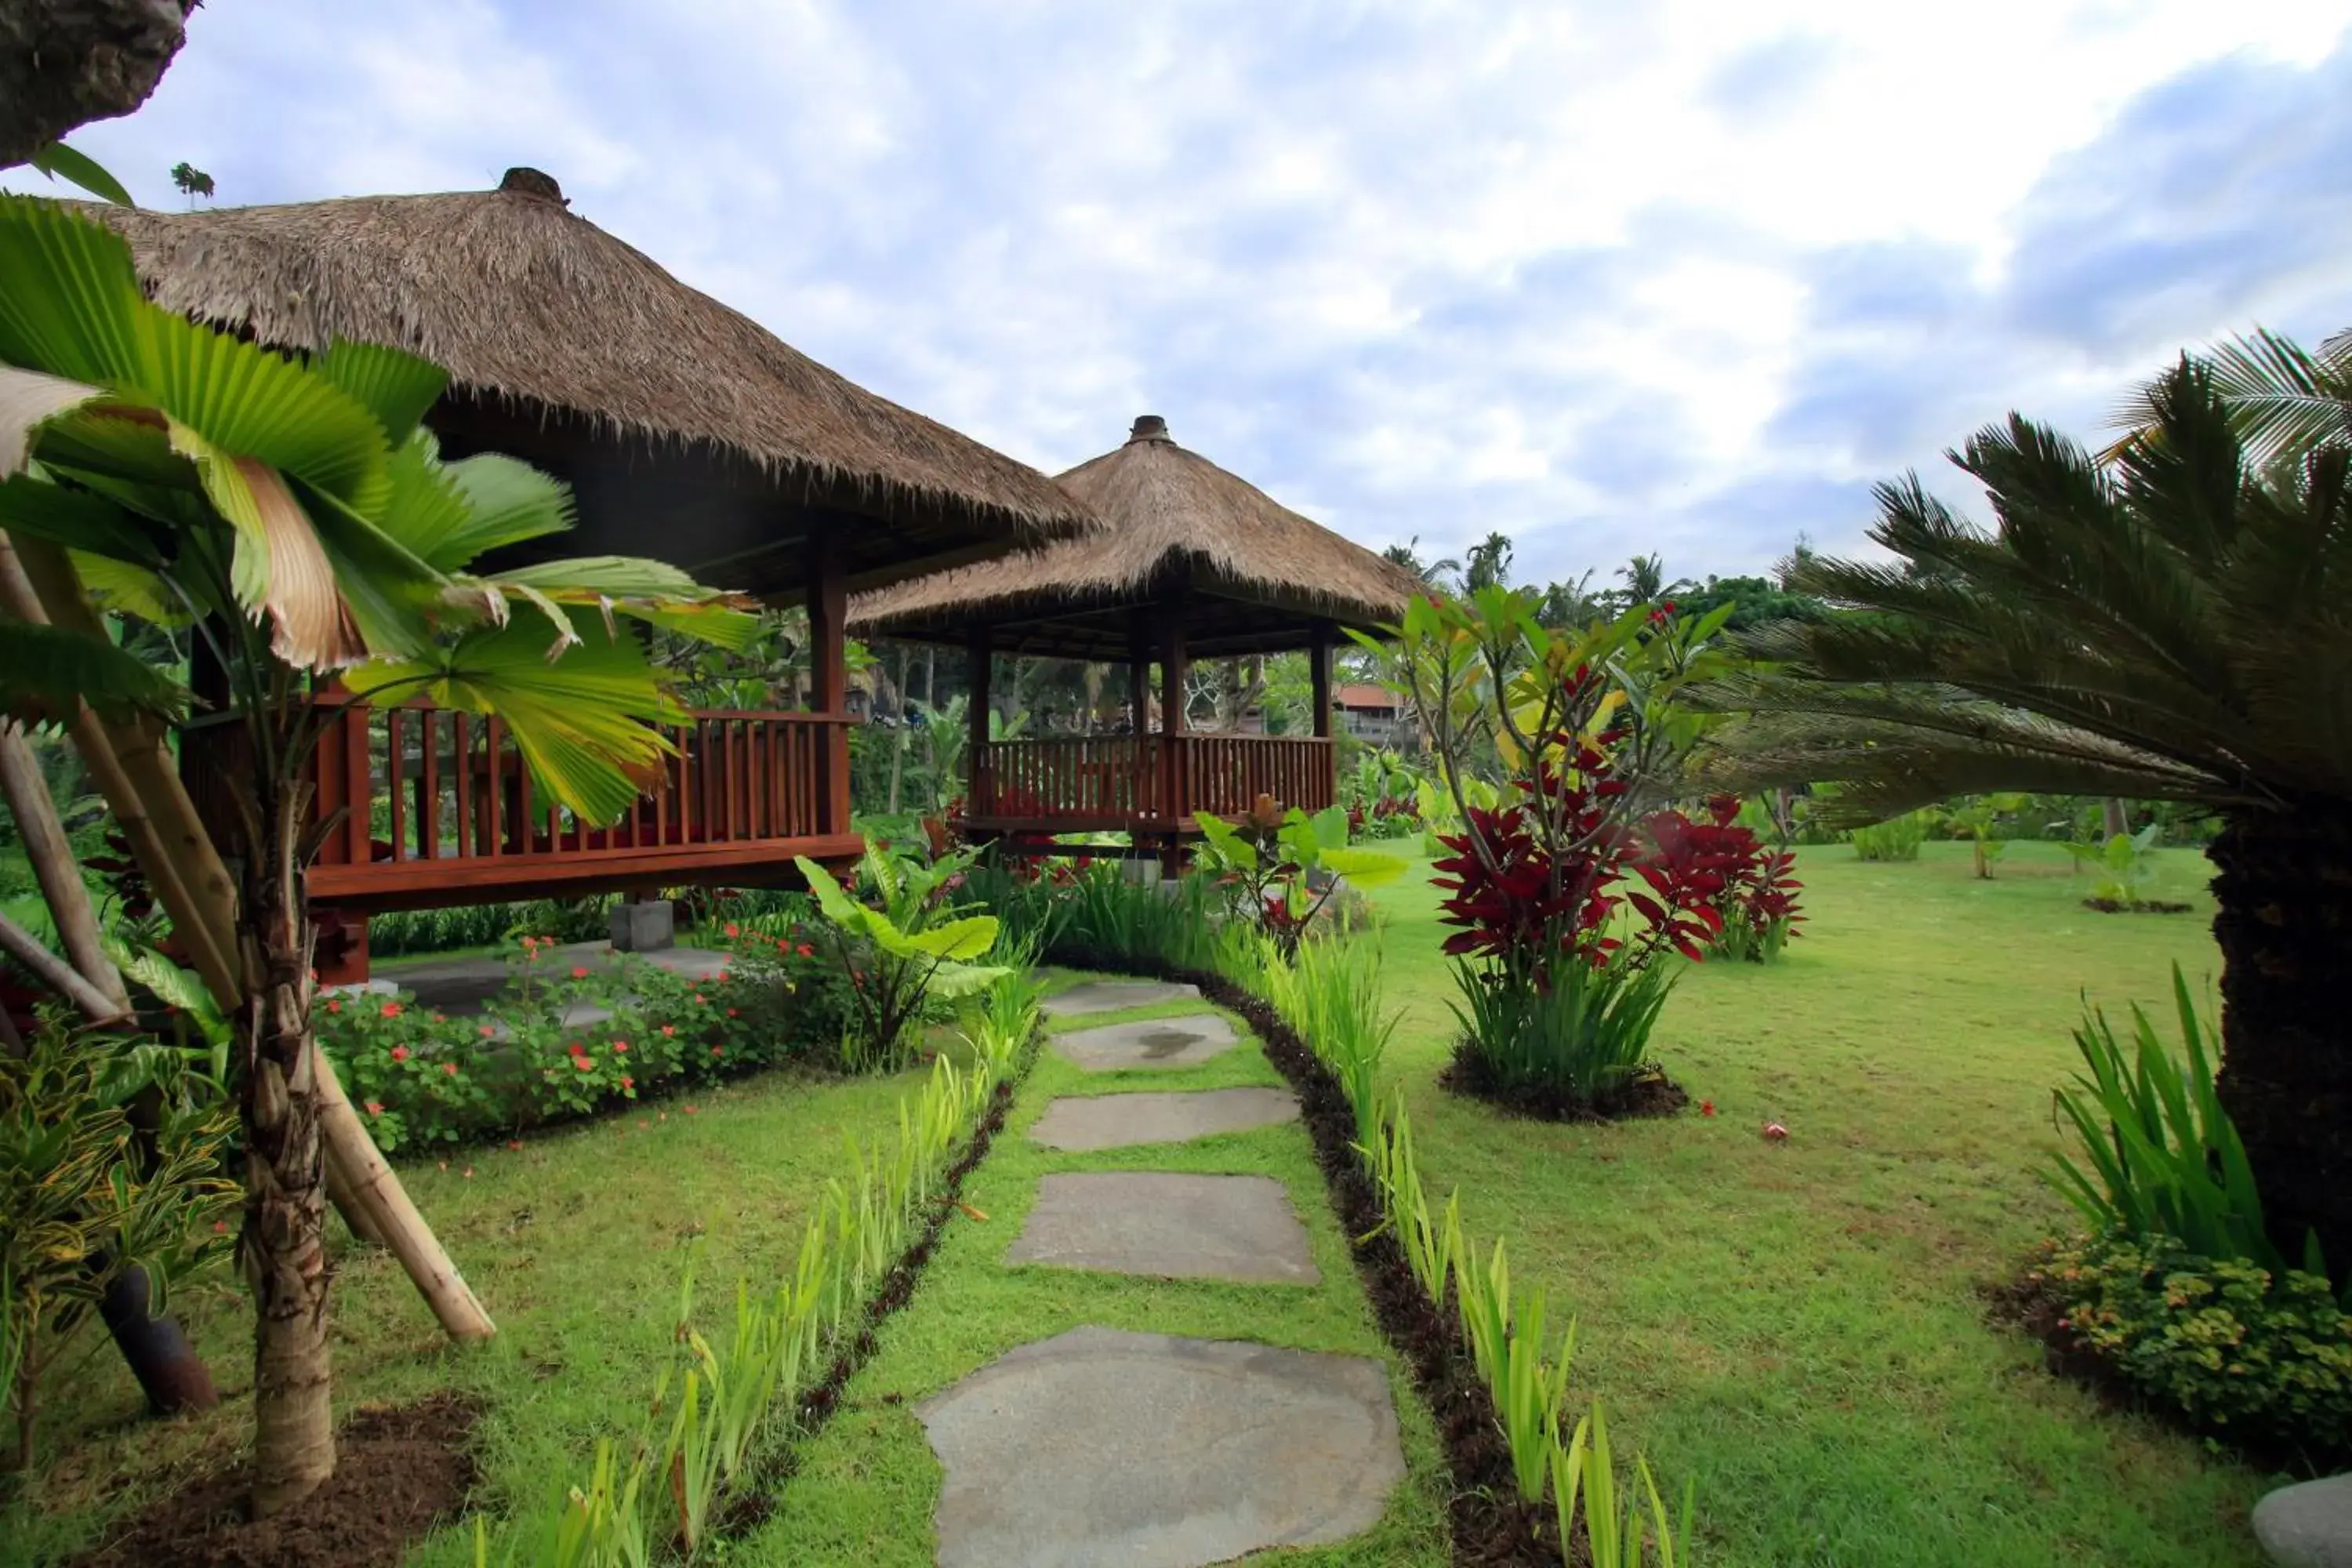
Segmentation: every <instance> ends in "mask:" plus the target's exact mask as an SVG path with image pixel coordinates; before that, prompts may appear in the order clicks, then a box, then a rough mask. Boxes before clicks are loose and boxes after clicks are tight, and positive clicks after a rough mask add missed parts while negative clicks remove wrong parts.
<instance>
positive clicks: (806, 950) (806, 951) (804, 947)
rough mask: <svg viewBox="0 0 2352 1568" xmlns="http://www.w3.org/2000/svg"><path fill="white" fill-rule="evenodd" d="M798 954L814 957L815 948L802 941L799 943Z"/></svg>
mask: <svg viewBox="0 0 2352 1568" xmlns="http://www.w3.org/2000/svg"><path fill="white" fill-rule="evenodd" d="M800 955H801V956H802V957H803V958H814V957H815V956H816V949H814V948H813V947H811V946H810V945H809V944H808V943H806V942H803V943H801V945H800Z"/></svg>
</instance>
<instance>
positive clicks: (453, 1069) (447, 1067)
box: [441, 1062, 457, 1078]
mask: <svg viewBox="0 0 2352 1568" xmlns="http://www.w3.org/2000/svg"><path fill="white" fill-rule="evenodd" d="M441 1070H442V1071H443V1072H445V1073H447V1074H448V1075H449V1076H450V1077H451V1078H456V1077H457V1063H456V1062H443V1063H442V1064H441Z"/></svg>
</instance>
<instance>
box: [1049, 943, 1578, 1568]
mask: <svg viewBox="0 0 2352 1568" xmlns="http://www.w3.org/2000/svg"><path fill="white" fill-rule="evenodd" d="M1053 957H1054V961H1055V962H1056V963H1067V964H1070V965H1071V966H1072V967H1075V968H1084V969H1095V970H1102V971H1108V972H1110V973H1151V974H1153V975H1154V976H1155V977H1156V978H1159V979H1163V980H1177V981H1189V982H1191V983H1192V984H1194V985H1197V986H1199V987H1200V988H1201V994H1202V995H1203V996H1205V997H1207V998H1208V999H1209V1000H1210V1001H1212V1002H1213V1003H1215V1004H1216V1005H1218V1006H1221V1007H1226V1008H1230V1009H1231V1010H1233V1011H1234V1012H1235V1013H1238V1014H1240V1015H1241V1016H1242V1017H1243V1018H1244V1019H1246V1020H1247V1021H1248V1023H1249V1026H1250V1028H1251V1030H1252V1031H1253V1032H1254V1033H1255V1035H1256V1036H1257V1037H1258V1039H1259V1040H1260V1041H1261V1042H1263V1043H1264V1045H1265V1054H1266V1058H1267V1059H1268V1060H1270V1061H1272V1062H1273V1063H1274V1066H1275V1069H1276V1071H1278V1072H1280V1073H1281V1074H1282V1076H1283V1077H1284V1078H1285V1079H1288V1080H1289V1082H1290V1086H1291V1088H1292V1089H1293V1090H1294V1091H1296V1093H1297V1096H1298V1109H1299V1115H1300V1118H1301V1120H1303V1121H1305V1122H1306V1125H1307V1132H1308V1134H1309V1136H1310V1137H1311V1138H1312V1139H1313V1141H1314V1145H1315V1163H1316V1164H1317V1165H1318V1166H1319V1167H1320V1168H1321V1169H1322V1172H1323V1183H1324V1186H1325V1188H1326V1190H1327V1191H1328V1194H1329V1195H1330V1199H1331V1206H1332V1208H1333V1210H1334V1211H1335V1212H1336V1213H1337V1214H1338V1215H1339V1223H1340V1225H1341V1226H1343V1227H1344V1228H1345V1229H1346V1231H1347V1233H1348V1234H1349V1236H1350V1237H1369V1238H1370V1239H1368V1240H1363V1241H1359V1242H1357V1243H1356V1244H1355V1245H1354V1246H1353V1247H1350V1248H1349V1251H1350V1253H1351V1254H1352V1255H1353V1257H1354V1259H1355V1264H1356V1272H1357V1274H1358V1276H1359V1277H1360V1279H1362V1280H1363V1285H1364V1294H1365V1296H1366V1297H1367V1298H1368V1299H1369V1300H1370V1302H1371V1306H1372V1313H1373V1316H1374V1317H1375V1318H1376V1319H1377V1320H1378V1321H1379V1322H1380V1326H1381V1332H1382V1333H1384V1334H1386V1335H1387V1336H1388V1340H1389V1343H1390V1344H1391V1345H1392V1346H1393V1347H1394V1348H1395V1350H1396V1352H1397V1353H1398V1355H1400V1356H1401V1357H1402V1358H1403V1361H1404V1363H1405V1365H1406V1366H1407V1367H1408V1368H1410V1369H1411V1371H1412V1381H1413V1387H1414V1389H1415V1390H1416V1391H1417V1392H1418V1393H1419V1394H1420V1395H1421V1398H1422V1403H1423V1405H1426V1406H1428V1409H1429V1413H1430V1416H1431V1419H1432V1420H1433V1423H1434V1424H1435V1426H1436V1428H1437V1437H1438V1442H1439V1443H1440V1445H1442V1447H1444V1452H1445V1461H1446V1468H1447V1469H1448V1470H1449V1471H1450V1472H1451V1474H1452V1477H1453V1483H1454V1495H1453V1498H1452V1500H1451V1502H1450V1503H1449V1505H1448V1514H1449V1519H1448V1523H1449V1526H1450V1528H1451V1531H1452V1535H1453V1542H1454V1563H1457V1564H1463V1565H1465V1568H1559V1563H1560V1562H1561V1558H1560V1551H1559V1521H1557V1519H1556V1518H1555V1517H1554V1516H1553V1512H1552V1510H1551V1509H1550V1508H1549V1506H1546V1507H1543V1508H1540V1509H1537V1508H1529V1507H1528V1506H1526V1505H1525V1504H1523V1503H1521V1502H1520V1501H1519V1500H1518V1483H1517V1480H1516V1479H1514V1477H1513V1474H1512V1470H1511V1451H1510V1447H1509V1445H1508V1443H1507V1441H1506V1439H1505V1438H1504V1436H1503V1426H1502V1420H1501V1417H1500V1415H1498V1414H1497V1413H1496V1408H1495V1401H1494V1397H1493V1396H1492V1395H1491V1394H1489V1393H1488V1392H1487V1390H1486V1380H1485V1379H1484V1378H1482V1377H1480V1376H1479V1375H1478V1369H1477V1366H1476V1365H1475V1363H1473V1362H1472V1360H1471V1357H1470V1346H1469V1343H1468V1342H1467V1341H1466V1340H1465V1338H1464V1337H1463V1335H1462V1332H1461V1328H1460V1319H1459V1318H1458V1317H1457V1316H1456V1315H1455V1313H1454V1310H1453V1307H1452V1305H1451V1303H1450V1302H1439V1301H1432V1300H1430V1299H1429V1296H1428V1293H1427V1292H1426V1291H1424V1290H1423V1289H1422V1288H1421V1281H1420V1280H1418V1279H1415V1278H1414V1277H1413V1272H1412V1265H1410V1264H1409V1263H1407V1262H1406V1261H1405V1256H1404V1249H1403V1248H1402V1247H1400V1246H1398V1245H1397V1240H1396V1237H1394V1236H1393V1235H1391V1233H1390V1232H1389V1231H1388V1230H1387V1228H1386V1225H1387V1216H1386V1215H1384V1214H1383V1213H1382V1212H1381V1200H1380V1194H1379V1192H1378V1190H1377V1189H1376V1188H1375V1187H1374V1186H1373V1184H1372V1182H1371V1179H1370V1177H1369V1176H1368V1175H1366V1174H1365V1173H1364V1169H1363V1166H1362V1165H1361V1164H1360V1163H1359V1162H1358V1160H1357V1157H1356V1152H1355V1138H1356V1117H1355V1112H1354V1111H1353V1110H1351V1109H1350V1108H1349V1104H1348V1096H1347V1092H1346V1091H1345V1090H1344V1089H1341V1088H1340V1087H1339V1080H1338V1079H1335V1078H1333V1077H1332V1076H1331V1074H1330V1071H1329V1069H1328V1068H1325V1067H1324V1065H1323V1063H1322V1061H1321V1059H1320V1058H1318V1057H1317V1056H1316V1055H1315V1053H1314V1051H1313V1050H1311V1049H1310V1048H1308V1047H1307V1043H1306V1042H1305V1041H1303V1040H1301V1039H1300V1038H1299V1037H1298V1036H1297V1034H1296V1033H1295V1032H1294V1031H1293V1030H1292V1029H1291V1027H1290V1026H1288V1025H1287V1024H1285V1023H1284V1022H1283V1021H1282V1020H1281V1019H1280V1018H1279V1017H1277V1016H1276V1015H1275V1011H1274V1009H1273V1007H1272V1006H1270V1005H1267V1004H1266V1003H1265V1002H1263V1001H1261V1000H1259V999H1258V998H1257V997H1255V996H1253V995H1251V994H1249V993H1248V992H1246V991H1244V990H1243V989H1242V988H1241V987H1240V986H1239V985H1236V984H1234V983H1233V982H1232V981H1230V980H1227V979H1225V978H1224V977H1223V975H1219V974H1211V973H1204V972H1201V971H1196V970H1183V969H1178V968H1175V967H1173V966H1171V965H1159V966H1153V965H1150V964H1144V963H1139V962H1138V961H1136V960H1132V959H1118V958H1110V957H1104V956H1098V955H1087V954H1073V953H1068V952H1056V953H1055V954H1054V955H1053ZM1376 1233H1377V1234H1376ZM1572 1561H1573V1562H1575V1563H1587V1562H1588V1561H1589V1559H1588V1558H1587V1557H1586V1555H1585V1553H1584V1549H1583V1546H1582V1544H1581V1542H1579V1544H1578V1545H1577V1547H1576V1549H1575V1556H1574V1558H1573V1559H1572Z"/></svg>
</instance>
